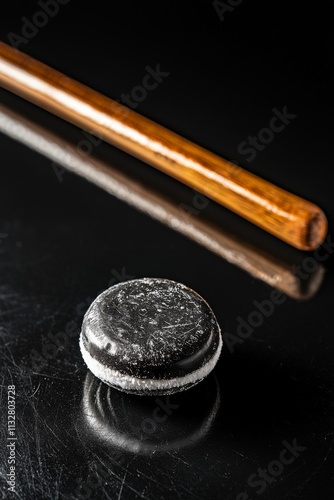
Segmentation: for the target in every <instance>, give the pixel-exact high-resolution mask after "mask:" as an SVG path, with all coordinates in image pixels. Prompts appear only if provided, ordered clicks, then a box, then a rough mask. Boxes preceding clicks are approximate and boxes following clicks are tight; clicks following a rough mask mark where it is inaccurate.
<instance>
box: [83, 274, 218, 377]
mask: <svg viewBox="0 0 334 500" xmlns="http://www.w3.org/2000/svg"><path fill="white" fill-rule="evenodd" d="M219 337H220V330H219V326H218V324H217V320H216V318H215V316H214V314H213V312H212V310H211V308H210V307H209V305H208V304H207V303H206V301H205V300H204V299H203V298H202V297H201V296H200V295H198V294H197V293H196V292H194V291H193V290H191V289H190V288H188V287H187V286H185V285H183V284H181V283H177V282H175V281H171V280H167V279H162V278H143V279H137V280H131V281H127V282H123V283H119V284H117V285H114V286H112V287H111V288H109V289H107V290H105V291H104V292H103V293H101V294H100V295H99V296H98V297H97V298H96V299H95V300H94V302H93V303H92V304H91V306H90V308H89V309H88V311H87V313H86V315H85V317H84V321H83V327H82V343H83V346H84V349H85V350H86V351H88V352H89V355H90V356H92V357H93V358H94V359H96V360H98V361H99V363H101V364H102V365H103V366H106V367H110V368H112V369H113V370H117V371H118V372H119V373H120V374H122V373H123V374H126V375H131V376H132V377H139V378H142V379H145V378H146V379H147V378H149V379H166V378H173V377H182V376H184V375H185V374H187V373H190V372H192V371H194V370H197V369H198V368H200V367H201V366H203V365H204V364H206V363H207V362H208V361H209V360H210V359H211V358H212V356H213V354H214V353H215V352H216V351H217V349H218V344H219V343H220V342H219Z"/></svg>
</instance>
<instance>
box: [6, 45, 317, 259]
mask: <svg viewBox="0 0 334 500" xmlns="http://www.w3.org/2000/svg"><path fill="white" fill-rule="evenodd" d="M0 84H1V85H2V86H3V87H5V88H6V89H8V90H10V91H12V92H14V93H17V94H19V95H20V96H22V97H24V98H25V99H27V100H29V101H31V102H33V103H35V104H37V105H39V106H41V107H42V108H45V109H47V110H48V111H51V112H52V113H54V114H56V115H58V116H60V117H61V118H64V119H66V120H68V121H69V122H71V123H74V124H75V125H77V126H79V127H82V128H84V129H86V130H89V131H90V132H92V133H95V134H98V135H100V136H102V138H103V139H104V140H105V141H107V142H109V143H111V144H113V145H115V146H117V147H119V148H121V149H123V150H124V151H127V152H128V153H130V154H132V155H134V156H136V157H138V158H140V159H141V160H144V161H145V162H147V163H149V164H150V165H152V166H153V167H156V168H158V169H159V170H161V171H163V172H165V173H167V174H169V175H170V176H172V177H174V178H175V179H178V180H179V181H181V182H183V183H185V184H187V185H188V186H190V187H192V188H194V189H197V190H198V191H200V192H201V193H203V194H205V195H206V196H208V197H209V198H211V199H213V200H215V201H217V202H218V203H220V204H222V205H224V206H226V207H227V208H229V209H231V210H233V211H234V212H236V213H237V214H239V215H241V216H242V217H245V218H246V219H248V220H249V221H251V222H253V223H254V224H256V225H257V226H259V227H261V228H262V229H265V230H266V231H268V232H269V233H271V234H273V235H275V236H277V237H278V238H281V239H282V240H284V241H285V242H287V243H289V244H290V245H293V246H295V247H297V248H299V249H302V250H312V249H314V248H316V247H317V246H319V245H320V244H321V243H322V241H323V239H324V237H325V235H326V232H327V221H326V217H325V215H324V213H323V212H322V210H321V209H320V208H319V207H317V206H316V205H314V204H313V203H310V202H309V201H306V200H303V199H302V198H299V197H298V196H295V195H293V194H291V193H288V192H287V191H284V190H283V189H281V188H279V187H277V186H275V185H273V184H271V183H269V182H267V181H265V180H263V179H261V178H259V177H257V176H255V175H253V174H251V173H249V172H247V171H246V170H243V169H242V168H240V167H237V166H236V165H234V164H232V163H230V162H229V161H227V160H224V159H223V158H220V157H219V156H217V155H215V154H213V153H211V152H209V151H207V150H205V149H203V148H201V147H200V146H197V145H196V144H193V143H192V142H190V141H188V140H186V139H184V138H183V137H180V136H179V135H177V134H175V133H173V132H171V131H169V130H167V129H166V128H164V127H162V126H160V125H158V124H156V123H154V122H152V121H151V120H149V119H147V118H145V117H143V116H141V115H139V114H137V113H135V112H134V111H131V110H129V109H128V108H126V107H124V106H122V105H120V104H118V103H117V102H115V101H113V100H111V99H109V98H108V97H105V96H103V95H101V94H99V93H98V92H95V91H94V90H92V89H90V88H88V87H86V86H85V85H82V84H80V83H78V82H76V81H74V80H71V79H69V78H67V77H65V76H64V75H62V74H61V73H59V72H57V71H55V70H53V69H52V68H49V67H48V66H45V65H44V64H42V63H40V62H38V61H36V60H35V59H32V58H31V57H29V56H27V55H25V54H23V53H20V52H18V51H17V50H15V49H13V48H11V47H9V46H8V45H6V44H4V43H1V42H0Z"/></svg>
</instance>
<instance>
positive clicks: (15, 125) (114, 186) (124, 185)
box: [0, 105, 324, 299]
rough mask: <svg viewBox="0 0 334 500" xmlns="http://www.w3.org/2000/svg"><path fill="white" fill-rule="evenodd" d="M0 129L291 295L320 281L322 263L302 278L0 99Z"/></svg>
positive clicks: (305, 294)
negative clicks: (85, 151) (87, 152)
mask: <svg viewBox="0 0 334 500" xmlns="http://www.w3.org/2000/svg"><path fill="white" fill-rule="evenodd" d="M0 131H1V132H4V133H5V134H7V135H8V136H10V137H12V138H13V139H16V140H18V141H20V142H22V143H23V144H25V145H26V146H29V147H30V148H32V149H33V150H35V151H37V152H38V153H40V154H43V155H44V156H46V157H47V158H49V159H50V160H51V161H54V162H56V163H58V164H60V165H63V166H64V167H66V168H67V169H68V170H70V171H72V172H74V173H76V174H78V175H80V176H82V177H84V178H85V179H87V180H89V181H90V182H93V183H94V184H96V185H97V186H99V187H101V188H103V189H104V190H105V191H107V192H109V193H111V194H112V195H114V196H116V197H117V198H119V199H120V200H122V201H125V202H126V203H128V204H130V205H132V206H134V207H135V208H137V209H138V210H141V211H142V212H144V213H146V214H147V215H149V216H151V217H153V218H154V219H157V220H159V221H160V222H162V223H163V224H166V225H168V226H169V227H171V228H172V229H174V230H175V231H178V232H180V233H181V234H184V235H185V236H188V237H189V238H191V239H192V240H194V241H196V243H199V244H200V245H202V246H204V247H206V248H207V249H208V250H211V251H212V252H214V253H216V254H217V255H219V256H220V257H222V258H223V259H225V260H227V261H228V262H230V263H231V264H234V265H237V266H238V267H240V268H241V269H243V270H244V271H247V272H248V273H249V274H251V275H252V276H254V277H255V278H258V279H260V280H262V281H264V282H265V283H267V284H269V285H271V286H273V287H275V288H277V289H279V290H281V291H282V292H284V293H286V294H287V295H289V296H290V297H292V298H295V299H308V298H311V297H312V296H313V295H314V294H315V293H316V292H317V291H318V289H319V287H320V285H321V282H322V278H323V274H324V269H323V267H322V266H321V265H319V267H318V268H317V270H316V271H315V272H314V273H312V274H311V275H310V276H309V277H308V279H306V280H305V281H304V282H302V281H301V279H300V278H299V277H298V276H297V275H296V274H295V273H294V272H293V269H292V267H291V266H289V265H288V264H286V263H284V262H281V261H280V260H279V259H277V258H275V257H273V256H271V255H269V254H267V253H265V252H263V251H262V250H260V249H258V248H255V247H253V246H251V245H250V244H249V243H247V242H246V241H243V240H241V239H240V238H237V237H236V236H235V235H233V234H229V233H228V232H226V231H224V230H223V229H222V228H221V227H220V226H218V225H216V224H214V223H213V222H210V221H207V220H205V219H204V220H203V219H202V218H200V217H188V216H186V215H185V212H184V211H183V210H181V208H180V206H179V205H178V204H177V202H175V201H173V200H172V199H170V198H169V197H167V196H164V195H162V194H161V193H160V192H157V191H155V190H154V189H152V188H149V187H147V186H144V185H143V184H142V183H140V182H138V181H137V180H135V179H134V178H132V177H131V176H130V175H128V174H125V173H123V172H120V171H119V170H118V169H117V168H115V167H113V166H111V165H110V164H107V163H105V162H103V161H101V160H99V159H97V158H95V156H94V155H93V154H92V155H90V156H89V157H87V156H85V155H84V154H83V153H81V152H80V151H78V148H77V147H76V145H75V144H73V143H71V142H70V141H68V140H65V139H63V138H62V137H60V136H58V135H57V134H55V133H53V132H52V131H50V130H47V129H46V128H45V127H42V126H40V125H37V124H36V123H34V122H32V121H31V120H27V119H26V118H23V117H22V116H21V115H19V114H17V113H14V112H13V111H10V110H9V109H7V108H6V107H5V106H2V105H0Z"/></svg>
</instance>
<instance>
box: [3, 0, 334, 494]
mask: <svg viewBox="0 0 334 500" xmlns="http://www.w3.org/2000/svg"><path fill="white" fill-rule="evenodd" d="M180 4H182V5H180ZM326 5H327V3H326V2H323V3H322V5H318V4H317V5H314V6H309V7H307V8H306V9H305V8H304V7H303V9H301V10H300V11H293V10H291V5H290V4H288V3H287V2H285V3H284V2H275V1H273V2H264V1H259V2H249V1H247V0H245V1H244V2H243V1H242V0H241V1H234V2H233V1H226V2H205V1H190V0H186V1H184V2H177V1H176V0H173V1H170V2H167V3H166V2H164V3H162V4H160V3H159V2H155V3H152V2H140V1H134V0H131V1H128V2H112V7H111V13H110V14H109V11H106V7H105V3H104V2H101V1H94V3H91V2H90V3H88V4H87V5H83V2H75V1H74V0H71V1H70V0H69V1H67V2H66V1H62V2H61V1H60V0H59V1H58V3H57V2H55V1H54V0H52V1H51V0H49V1H48V2H47V1H45V2H43V1H42V2H23V1H13V2H11V3H10V4H9V2H6V5H4V6H2V13H1V20H0V37H1V40H2V41H4V42H7V43H12V44H13V45H14V46H16V47H17V48H18V49H19V50H22V51H24V52H26V53H27V54H29V55H31V56H33V57H35V58H37V59H40V60H41V61H43V62H45V63H47V64H49V65H50V66H53V67H55V68H56V69H58V70H60V71H62V72H63V73H65V74H67V75H69V76H71V77H74V78H76V79H77V80H79V81H81V82H83V83H85V84H87V85H89V86H91V87H93V88H95V89H97V90H99V91H100V92H102V93H104V94H106V95H108V96H110V97H112V98H114V99H118V100H120V101H121V102H123V103H124V104H125V105H128V106H130V107H132V108H133V109H135V110H136V111H138V112H140V113H142V114H144V115H146V116H148V117H150V118H152V119H154V120H155V121H157V122H159V123H161V124H163V125H165V126H167V127H169V128H170V129H172V130H174V131H176V132H178V133H180V134H182V135H183V136H185V137H187V138H189V139H191V140H193V141H194V142H197V143H199V144H200V145H202V146H204V147H206V148H207V149H210V150H212V151H214V152H216V153H218V154H219V155H222V156H224V157H227V158H229V159H231V160H233V161H235V162H238V163H239V164H241V165H243V166H244V167H245V168H247V169H249V170H250V171H252V172H255V173H257V174H258V175H260V176H262V177H264V178H266V179H268V180H270V181H272V182H274V183H276V184H278V185H280V186H282V187H284V188H286V189H288V190H290V191H292V192H294V193H296V194H298V195H300V196H303V197H305V198H307V199H310V200H311V201H313V202H315V203H317V204H318V205H320V206H321V207H322V208H323V210H324V211H325V213H326V214H327V216H328V220H329V232H328V237H327V239H326V242H325V245H324V246H323V247H322V248H321V249H320V250H319V251H318V252H316V253H313V252H311V253H303V252H300V251H297V250H295V249H293V248H291V247H289V246H288V245H286V244H284V243H282V242H280V241H279V240H277V239H275V238H274V237H272V236H270V235H268V234H266V233H264V232H263V231H261V230H260V229H258V228H256V227H254V226H252V225H251V224H250V223H248V222H246V221H244V220H241V219H240V218H239V217H238V216H236V215H234V214H232V213H230V212H229V211H228V210H226V209H224V208H223V207H219V206H218V205H216V204H215V203H214V202H210V201H209V200H206V199H204V198H203V197H201V196H200V195H199V194H197V193H194V192H193V191H192V190H191V189H190V188H187V187H186V186H182V185H181V184H179V183H178V182H176V181H174V180H172V179H170V178H168V177H167V176H165V175H164V174H162V173H159V172H157V171H155V170H154V169H153V168H151V167H148V166H147V165H145V164H143V163H142V162H140V161H138V160H136V159H134V158H131V157H129V156H128V155H126V154H125V153H123V152H120V151H118V150H117V149H115V148H113V147H111V146H109V145H106V144H104V143H102V142H101V140H99V139H98V138H96V137H93V136H92V135H90V134H89V131H88V132H87V131H86V132H84V131H82V130H79V129H77V128H75V127H74V126H72V125H69V124H66V123H65V122H63V121H62V120H60V119H58V118H56V117H54V116H51V115H50V114H48V113H47V112H45V111H43V110H40V109H38V108H37V107H35V106H33V105H32V104H29V103H27V102H25V101H23V100H21V99H20V98H18V97H16V96H14V95H12V94H11V93H9V92H7V91H5V90H0V129H1V132H0V162H1V169H0V276H1V280H0V318H1V324H0V360H1V372H0V379H1V427H0V430H1V433H0V436H1V455H0V457H1V461H0V476H1V498H6V499H7V498H18V499H22V500H23V499H24V500H26V499H27V500H28V499H29V500H30V499H37V500H38V499H55V500H56V499H77V498H78V499H81V498H85V499H86V498H91V499H125V500H126V499H137V498H138V499H139V498H142V499H149V500H153V499H169V498H170V499H206V498H208V499H226V500H232V499H233V500H245V499H253V498H270V499H280V500H281V499H297V498H298V499H304V500H305V499H315V498H321V499H327V498H333V470H334V468H333V422H334V391H333V383H334V336H333V282H334V276H333V259H332V254H333V249H334V246H333V241H334V233H333V229H334V227H333V220H334V219H333V217H334V206H333V184H332V181H331V180H329V175H332V174H331V171H332V169H333V165H332V158H333V111H334V109H333V101H332V88H333V57H332V42H333V31H332V29H331V24H330V23H331V18H332V17H331V15H330V12H329V10H328V9H329V7H328V8H327V7H326ZM274 117H276V118H274ZM273 124H275V127H273V126H272V125H273ZM29 131H33V133H32V134H30V133H29ZM45 138H46V139H45ZM43 140H48V141H49V142H47V143H46V144H47V146H46V147H44V150H43V152H37V151H36V149H38V146H40V145H41V144H44V145H45V142H44V143H43ZM50 141H51V142H50ZM52 141H58V143H60V144H62V148H63V151H65V153H66V152H67V153H68V154H80V155H81V158H83V159H84V160H85V161H88V162H90V161H99V162H103V163H104V164H108V165H110V167H112V168H113V169H114V170H115V171H116V172H117V171H118V172H120V173H122V175H123V174H124V175H125V174H126V179H127V180H126V179H125V180H124V179H123V180H124V182H125V185H126V183H127V182H130V181H131V180H132V181H133V182H134V183H135V185H136V186H140V185H141V186H142V187H144V194H143V196H144V198H145V196H147V193H155V196H156V198H154V199H155V200H159V196H160V197H162V198H161V200H165V201H164V202H166V200H168V201H167V205H168V207H169V209H170V210H172V208H171V207H174V208H173V210H174V212H173V213H174V216H175V214H179V216H180V217H182V218H183V219H182V220H183V221H184V225H185V226H187V224H188V226H187V227H190V226H191V225H192V226H191V227H193V228H196V227H197V228H200V229H201V231H205V230H206V229H205V228H207V227H213V226H212V224H213V225H214V227H215V228H216V229H215V232H214V235H215V236H214V238H213V239H214V241H216V240H215V238H216V239H217V241H218V239H219V238H218V236H217V234H218V233H219V231H221V237H220V239H219V242H220V243H219V245H220V247H219V248H220V249H221V250H220V253H219V251H212V250H214V248H212V246H211V249H210V248H208V245H207V246H205V244H204V245H200V244H199V243H198V242H197V241H194V238H193V235H192V234H191V231H190V232H189V231H188V236H186V235H185V234H182V233H180V232H179V231H176V230H174V229H173V228H172V227H169V226H168V225H166V224H163V223H161V221H158V220H155V219H154V218H152V217H150V215H149V214H147V213H144V212H142V211H140V210H138V209H137V208H136V207H134V206H131V205H129V203H127V202H126V200H125V201H124V199H122V196H118V197H117V196H114V195H112V194H110V193H107V192H105V191H104V190H102V189H100V188H98V187H96V186H94V185H93V184H91V183H89V182H88V181H87V180H85V179H83V178H81V177H80V176H78V175H75V174H74V173H71V172H69V171H68V170H67V169H66V168H64V164H61V161H60V160H59V161H60V162H58V163H57V162H55V161H54V158H53V157H52V155H50V152H51V150H52V148H51V145H50V144H51V143H52ZM59 141H60V142H59ZM42 153H43V154H42ZM63 158H65V159H64V162H65V167H66V158H67V157H66V154H65V155H63ZM130 183H131V182H130ZM131 186H132V188H131V187H130V188H129V189H130V191H129V192H130V199H128V200H127V201H130V203H131V199H132V198H131V196H132V195H131V192H132V191H131V189H133V186H134V184H131ZM145 189H146V191H145ZM147 190H148V191H147ZM156 203H158V204H159V203H160V202H159V201H156ZM161 203H163V201H161ZM151 215H152V214H151ZM210 224H211V226H210ZM189 225H190V226H189ZM203 228H204V229H203ZM217 228H218V229H217ZM217 231H218V233H217ZM194 233H195V229H194ZM219 234H220V233H219ZM226 235H227V236H226ZM204 240H205V238H204ZM203 242H204V243H205V241H203ZM231 242H232V243H231ZM233 242H234V243H233ZM236 242H237V243H236ZM211 243H212V241H211ZM224 245H225V247H224ZM226 245H227V246H228V245H236V247H233V248H235V249H234V251H233V252H232V254H233V256H234V261H237V260H238V256H240V255H241V256H243V257H242V258H241V260H240V262H241V263H242V262H243V263H244V264H245V262H247V255H248V257H249V255H250V256H251V257H250V258H251V259H252V262H253V268H252V273H251V274H250V273H248V272H246V271H245V270H244V269H242V268H241V267H242V266H241V267H240V266H238V265H235V263H234V264H233V263H231V262H229V261H228V260H226V258H223V257H224V255H225V256H226V255H227V254H226ZM224 248H225V250H224ZM250 248H251V249H252V251H251V253H249V251H250V250H249V249H250ZM245 249H246V250H245ZM247 249H248V250H249V251H248V253H247ZM224 252H225V253H224ZM232 254H230V256H231V255H232ZM260 256H264V257H263V258H262V257H261V258H260ZM261 259H262V260H261ZM230 260H231V259H230ZM232 260H233V259H232ZM268 262H269V263H270V262H271V263H272V262H274V263H276V264H275V265H276V267H275V269H276V274H277V276H278V277H279V276H281V277H282V276H283V278H282V280H283V281H279V279H278V281H277V286H276V288H274V287H273V285H270V284H269V283H268V279H266V272H265V271H264V269H267V270H268V266H267V264H265V263H268ZM261 263H262V264H261ZM268 265H269V267H270V264H268ZM263 266H264V268H263ZM266 266H267V267H266ZM287 269H288V270H289V271H288V275H287V274H286V273H285V271H286V270H287ZM261 270H262V271H261ZM284 270H285V271H284ZM284 273H285V274H284ZM284 276H285V278H284ZM287 276H288V278H287ZM291 276H294V278H293V279H294V280H295V281H294V282H293V283H297V285H296V286H297V288H296V287H295V288H294V289H293V290H292V289H291V288H289V286H290V285H289V277H290V278H291ZM134 277H135V278H141V277H164V278H169V279H174V280H177V281H180V282H182V283H184V284H186V285H188V286H190V287H191V288H193V289H194V290H196V291H197V292H198V293H200V294H201V295H202V296H203V297H204V298H205V299H206V300H207V301H208V303H209V304H210V305H211V307H212V309H213V310H214V312H215V314H216V316H217V319H218V321H219V323H220V325H221V329H222V333H223V338H224V346H223V351H222V355H221V358H220V360H219V363H218V365H217V366H216V368H215V370H214V372H213V373H212V374H211V375H210V376H209V377H208V378H207V379H206V380H205V381H203V382H202V383H200V384H199V385H198V386H197V387H195V388H193V389H191V390H189V391H186V392H184V393H180V394H179V395H173V396H171V397H170V398H165V397H160V398H147V397H139V396H130V395H126V394H123V393H121V392H118V391H116V390H113V389H111V388H108V387H107V386H105V385H104V384H102V383H100V382H99V381H98V380H97V379H96V378H94V377H93V376H92V375H91V374H90V373H89V372H88V370H87V368H86V366H85V364H84V362H83V360H82V357H81V354H80V350H79V343H78V335H79V332H80V327H81V322H82V318H83V315H84V313H85V311H86V310H87V308H88V306H89V304H90V303H91V302H92V300H93V299H94V298H95V297H96V296H97V295H98V293H99V292H100V291H102V290H104V289H106V288H107V287H108V286H110V285H112V284H114V283H117V282H120V281H124V280H127V279H131V278H134ZM291 279H292V278H291ZM284 280H287V282H285V281H284ZM282 283H283V285H282ZM284 283H285V285H284ZM284 286H285V288H284ZM282 287H283V288H284V290H283V291H282ZM14 416H15V420H14V418H13V417H14Z"/></svg>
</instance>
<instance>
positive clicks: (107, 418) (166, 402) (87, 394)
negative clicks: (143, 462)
mask: <svg viewBox="0 0 334 500" xmlns="http://www.w3.org/2000/svg"><path fill="white" fill-rule="evenodd" d="M220 404H221V396H220V388H219V384H218V381H217V379H216V378H215V376H214V375H211V376H209V377H208V378H207V379H206V380H205V381H203V382H201V383H200V384H198V385H197V386H196V387H194V388H193V389H191V390H188V391H184V392H180V393H178V394H173V395H171V396H158V397H143V396H133V395H129V394H125V393H122V392H120V391H117V390H116V389H113V388H111V387H109V386H108V385H106V384H104V383H103V382H101V381H100V380H99V379H98V378H96V377H95V376H94V375H93V374H92V373H91V372H89V371H88V372H87V376H86V379H85V382H84V386H83V397H82V404H81V415H80V417H79V425H78V431H79V432H80V434H81V435H82V437H83V439H87V438H89V440H93V441H94V440H98V441H100V442H103V444H105V445H107V446H108V447H112V448H117V449H122V450H124V451H127V452H130V453H135V454H151V453H153V452H154V453H157V452H158V453H159V452H160V453H164V452H168V451H171V450H179V449H182V448H185V447H188V446H192V445H194V444H196V443H198V442H200V441H201V440H203V439H204V438H205V437H206V436H207V435H208V433H209V431H210V428H211V427H212V425H213V423H214V421H215V418H216V416H217V414H218V412H219V408H220Z"/></svg>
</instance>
